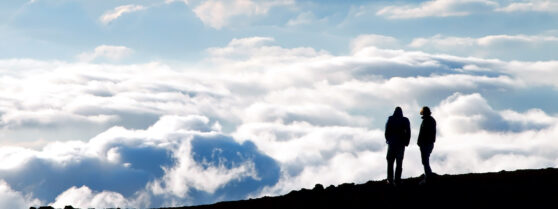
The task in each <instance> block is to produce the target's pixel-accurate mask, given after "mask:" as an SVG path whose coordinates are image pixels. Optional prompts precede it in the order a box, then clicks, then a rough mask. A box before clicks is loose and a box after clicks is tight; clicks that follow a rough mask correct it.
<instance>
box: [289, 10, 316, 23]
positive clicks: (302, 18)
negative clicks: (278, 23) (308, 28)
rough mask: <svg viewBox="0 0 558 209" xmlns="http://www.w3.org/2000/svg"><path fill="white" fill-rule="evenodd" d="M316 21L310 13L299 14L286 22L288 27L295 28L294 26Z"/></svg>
mask: <svg viewBox="0 0 558 209" xmlns="http://www.w3.org/2000/svg"><path fill="white" fill-rule="evenodd" d="M315 21H317V19H316V16H315V15H314V13H312V12H303V13H300V14H299V15H298V16H296V17H295V18H293V19H290V20H289V21H288V22H287V25H288V26H296V25H307V24H310V23H313V22H315Z"/></svg>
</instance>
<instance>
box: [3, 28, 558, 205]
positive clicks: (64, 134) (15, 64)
mask: <svg viewBox="0 0 558 209" xmlns="http://www.w3.org/2000/svg"><path fill="white" fill-rule="evenodd" d="M386 41H387V42H389V43H385V42H386ZM273 43H274V40H273V38H269V37H251V38H242V39H234V40H232V41H231V42H230V43H229V44H228V45H226V46H223V47H215V48H210V49H208V50H207V57H206V59H205V60H204V61H202V62H200V63H198V64H196V65H194V66H188V67H184V66H171V65H167V64H164V63H156V62H153V63H145V64H137V65H109V64H88V63H67V62H58V61H37V60H20V59H12V60H0V82H1V83H2V86H1V87H0V127H1V132H0V134H1V135H0V137H1V138H2V140H3V146H2V147H0V169H1V170H0V179H2V181H1V182H0V192H1V194H2V195H0V196H5V197H11V198H13V199H14V200H17V201H15V202H10V203H8V202H6V201H4V199H1V198H0V203H2V204H3V205H2V206H6V207H8V206H9V207H12V206H14V205H8V204H18V205H16V206H20V205H38V204H49V203H50V204H53V205H55V206H57V207H63V206H64V205H66V204H72V205H74V206H77V207H116V206H119V207H161V206H179V205H191V204H203V203H211V202H215V201H220V200H232V199H243V198H247V197H259V196H262V195H277V194H284V193H286V192H288V191H290V190H292V189H298V188H301V187H312V186H313V185H314V184H315V183H322V184H325V185H328V184H339V183H344V182H365V181H368V180H371V179H383V178H384V176H385V151H386V147H385V139H384V138H383V129H384V125H385V120H386V118H387V116H389V115H390V114H391V112H392V111H393V108H394V107H395V106H401V107H402V108H403V111H404V114H405V115H406V116H407V117H409V118H410V120H411V124H412V136H413V140H412V145H411V146H409V147H408V149H407V153H406V155H405V156H406V160H405V168H404V174H403V175H404V176H416V175H420V174H421V172H422V168H421V164H420V160H419V159H420V157H419V156H420V155H419V152H418V148H417V147H416V146H415V145H414V143H415V142H416V141H415V140H416V136H417V134H418V133H417V132H418V127H419V125H420V122H421V119H420V117H419V115H418V110H419V109H420V107H421V106H423V105H428V106H430V107H432V110H433V116H434V117H435V118H436V120H437V121H438V124H439V125H438V133H439V135H438V140H437V144H436V148H435V151H434V153H433V156H432V166H433V169H434V170H435V172H438V173H463V172H483V171H497V170H501V169H519V168H541V167H549V166H557V165H558V160H556V159H558V156H557V154H556V153H555V152H554V150H556V148H558V143H557V142H555V141H554V140H552V138H553V136H556V135H557V134H558V126H557V125H556V124H557V123H556V122H557V121H558V115H556V114H557V112H558V109H557V107H558V105H556V102H555V101H551V100H549V99H548V98H549V97H548V96H549V95H550V96H552V95H557V94H558V92H557V91H556V88H557V87H558V86H556V82H554V81H553V78H555V77H557V76H558V74H557V72H555V70H553V69H555V68H556V65H557V64H556V63H557V61H544V62H520V61H509V62H508V61H501V60H495V59H482V58H473V57H458V56H450V55H443V54H429V53H425V52H420V51H406V50H393V49H382V48H379V47H380V46H385V45H384V44H387V45H390V46H393V45H397V44H398V41H397V40H395V39H393V38H391V37H387V36H378V35H363V36H359V37H358V38H356V39H355V40H354V41H352V42H351V47H352V51H351V54H347V55H333V54H331V53H329V52H327V51H320V50H316V49H313V48H302V47H301V48H284V47H281V46H277V45H275V44H273ZM541 92H542V93H541ZM3 201H4V202H3Z"/></svg>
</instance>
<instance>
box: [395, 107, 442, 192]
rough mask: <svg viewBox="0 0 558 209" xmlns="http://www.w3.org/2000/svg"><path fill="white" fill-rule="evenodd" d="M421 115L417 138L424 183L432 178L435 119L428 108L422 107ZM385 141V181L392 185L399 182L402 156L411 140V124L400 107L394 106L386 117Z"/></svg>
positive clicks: (401, 170)
mask: <svg viewBox="0 0 558 209" xmlns="http://www.w3.org/2000/svg"><path fill="white" fill-rule="evenodd" d="M420 114H421V115H422V124H421V126H420V132H419V136H418V140H417V144H418V145H419V147H420V153H421V160H422V165H423V166H424V176H425V178H424V180H423V181H422V182H421V184H424V183H426V182H427V181H428V179H430V178H432V175H433V173H432V169H431V168H430V154H431V153H432V150H433V149H434V142H435V141H436V121H435V120H434V118H433V117H432V116H431V114H432V113H431V112H430V108H428V107H426V106H425V107H423V108H422V109H421V110H420ZM385 138H386V143H387V144H388V151H387V155H386V160H387V164H388V166H387V181H388V183H389V184H392V185H395V186H397V185H400V184H401V173H402V172H403V157H404V155H405V147H407V146H409V142H410V140H411V124H410V122H409V119H408V118H406V117H404V116H403V110H402V109H401V107H396V108H395V111H394V112H393V115H392V116H390V117H389V118H388V121H387V123H386V131H385ZM394 162H395V164H396V165H395V176H394V173H393V163H394Z"/></svg>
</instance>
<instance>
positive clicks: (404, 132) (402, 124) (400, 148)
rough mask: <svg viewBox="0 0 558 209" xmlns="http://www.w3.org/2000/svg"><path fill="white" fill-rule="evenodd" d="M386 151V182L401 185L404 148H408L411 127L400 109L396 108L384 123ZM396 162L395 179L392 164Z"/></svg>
mask: <svg viewBox="0 0 558 209" xmlns="http://www.w3.org/2000/svg"><path fill="white" fill-rule="evenodd" d="M385 138H386V143H387V145H388V151H387V155H386V160H387V164H388V166H387V169H388V170H387V181H388V183H389V184H392V185H398V184H400V183H401V173H402V172H403V156H404V153H405V147H406V146H409V141H410V139H411V125H410V122H409V119H407V118H406V117H403V110H401V107H396V108H395V111H394V112H393V115H392V116H390V117H389V118H388V120H387V123H386V131H385ZM394 162H396V167H395V179H394V176H393V163H394Z"/></svg>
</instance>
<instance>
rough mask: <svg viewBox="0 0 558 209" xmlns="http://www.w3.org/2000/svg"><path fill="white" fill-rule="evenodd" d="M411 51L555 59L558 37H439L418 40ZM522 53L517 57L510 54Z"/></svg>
mask: <svg viewBox="0 0 558 209" xmlns="http://www.w3.org/2000/svg"><path fill="white" fill-rule="evenodd" d="M408 46H409V47H410V48H414V49H420V50H424V51H428V52H442V53H451V54H455V55H461V56H467V55H468V56H478V57H488V58H504V59H518V60H523V59H530V58H535V59H552V57H551V56H547V55H548V53H549V52H550V51H553V49H555V48H556V47H557V46H558V37H557V36H552V35H523V34H518V35H488V36H483V37H478V38H472V37H455V36H443V35H440V34H438V35H435V36H432V37H427V38H415V39H413V40H412V42H411V43H409V44H408ZM517 50H521V51H523V52H524V53H522V54H516V53H512V52H510V51H517Z"/></svg>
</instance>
